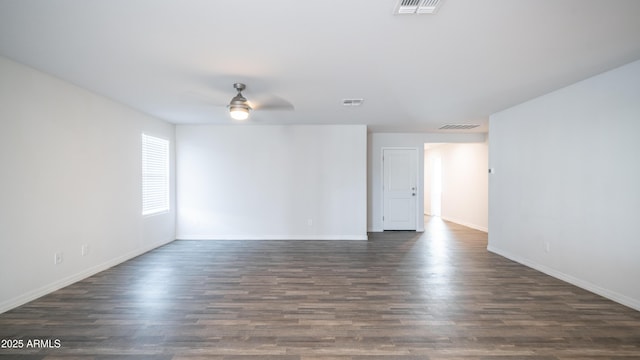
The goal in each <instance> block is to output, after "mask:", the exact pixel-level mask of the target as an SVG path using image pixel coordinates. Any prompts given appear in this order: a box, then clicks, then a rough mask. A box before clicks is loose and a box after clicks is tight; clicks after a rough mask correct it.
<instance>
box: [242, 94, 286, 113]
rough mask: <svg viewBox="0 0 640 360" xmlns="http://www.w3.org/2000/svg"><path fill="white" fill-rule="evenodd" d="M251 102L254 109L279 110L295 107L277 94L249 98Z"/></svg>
mask: <svg viewBox="0 0 640 360" xmlns="http://www.w3.org/2000/svg"><path fill="white" fill-rule="evenodd" d="M248 99H249V102H250V103H251V106H252V107H253V109H254V110H262V111H264V110H279V111H293V110H295V107H294V106H293V104H292V103H290V102H289V101H287V100H285V99H283V98H281V97H279V96H276V95H260V96H257V97H256V98H255V99H251V98H249V97H248Z"/></svg>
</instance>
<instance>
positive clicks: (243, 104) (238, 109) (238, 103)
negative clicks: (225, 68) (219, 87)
mask: <svg viewBox="0 0 640 360" xmlns="http://www.w3.org/2000/svg"><path fill="white" fill-rule="evenodd" d="M233 88H234V89H235V90H236V91H237V92H238V93H237V94H236V96H234V97H233V98H232V99H231V101H230V102H229V105H227V108H228V109H229V115H230V116H231V118H232V119H234V120H246V119H248V118H249V112H251V111H254V110H260V111H261V110H293V105H291V103H289V102H288V101H286V100H284V99H282V98H280V97H277V96H273V95H271V96H268V95H267V96H264V95H263V96H261V97H258V98H259V99H260V98H261V100H258V101H257V102H252V103H251V104H250V103H249V100H247V98H245V97H244V95H242V91H244V90H245V89H246V88H247V86H246V85H245V84H243V83H234V84H233ZM252 104H253V106H252Z"/></svg>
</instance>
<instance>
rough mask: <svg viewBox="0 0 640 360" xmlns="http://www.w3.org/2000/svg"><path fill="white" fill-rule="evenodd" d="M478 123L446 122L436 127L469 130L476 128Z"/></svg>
mask: <svg viewBox="0 0 640 360" xmlns="http://www.w3.org/2000/svg"><path fill="white" fill-rule="evenodd" d="M478 126H480V125H478V124H447V125H443V126H440V127H439V128H438V129H440V130H469V129H473V128H477V127H478Z"/></svg>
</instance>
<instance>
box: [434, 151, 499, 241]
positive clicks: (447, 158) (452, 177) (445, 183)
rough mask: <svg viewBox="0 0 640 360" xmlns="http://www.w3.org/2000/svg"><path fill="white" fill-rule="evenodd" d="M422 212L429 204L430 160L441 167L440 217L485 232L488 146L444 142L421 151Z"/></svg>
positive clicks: (486, 227) (487, 191)
mask: <svg viewBox="0 0 640 360" xmlns="http://www.w3.org/2000/svg"><path fill="white" fill-rule="evenodd" d="M424 156H425V159H424V161H425V172H424V173H425V190H424V192H425V202H424V204H425V213H427V214H428V213H429V209H430V207H431V204H430V201H431V188H430V184H431V183H432V178H431V176H432V163H433V160H434V158H435V157H440V159H441V164H442V165H441V166H442V174H441V178H442V201H441V202H442V209H441V215H440V216H441V217H442V218H443V219H445V220H448V221H452V222H455V223H458V224H461V225H464V226H468V227H471V228H474V229H477V230H481V231H484V232H487V231H488V221H489V220H488V214H489V204H488V196H489V184H488V177H487V169H488V146H487V144H486V143H478V144H445V145H441V146H438V147H435V148H433V149H429V150H427V151H425V154H424Z"/></svg>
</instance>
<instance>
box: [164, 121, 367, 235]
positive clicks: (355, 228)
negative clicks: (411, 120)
mask: <svg viewBox="0 0 640 360" xmlns="http://www.w3.org/2000/svg"><path fill="white" fill-rule="evenodd" d="M366 131H367V130H366V127H365V126H364V125H325V126H311V125H309V126H178V127H177V135H176V136H177V163H178V168H177V177H178V189H177V191H178V196H179V199H180V201H179V203H178V220H177V228H178V238H180V239H366V238H367V233H366V230H367V229H366V211H367V207H366V196H367V195H366V194H367V193H366V186H367V180H366V175H367V174H366V151H367V145H366V141H367V135H366Z"/></svg>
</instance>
